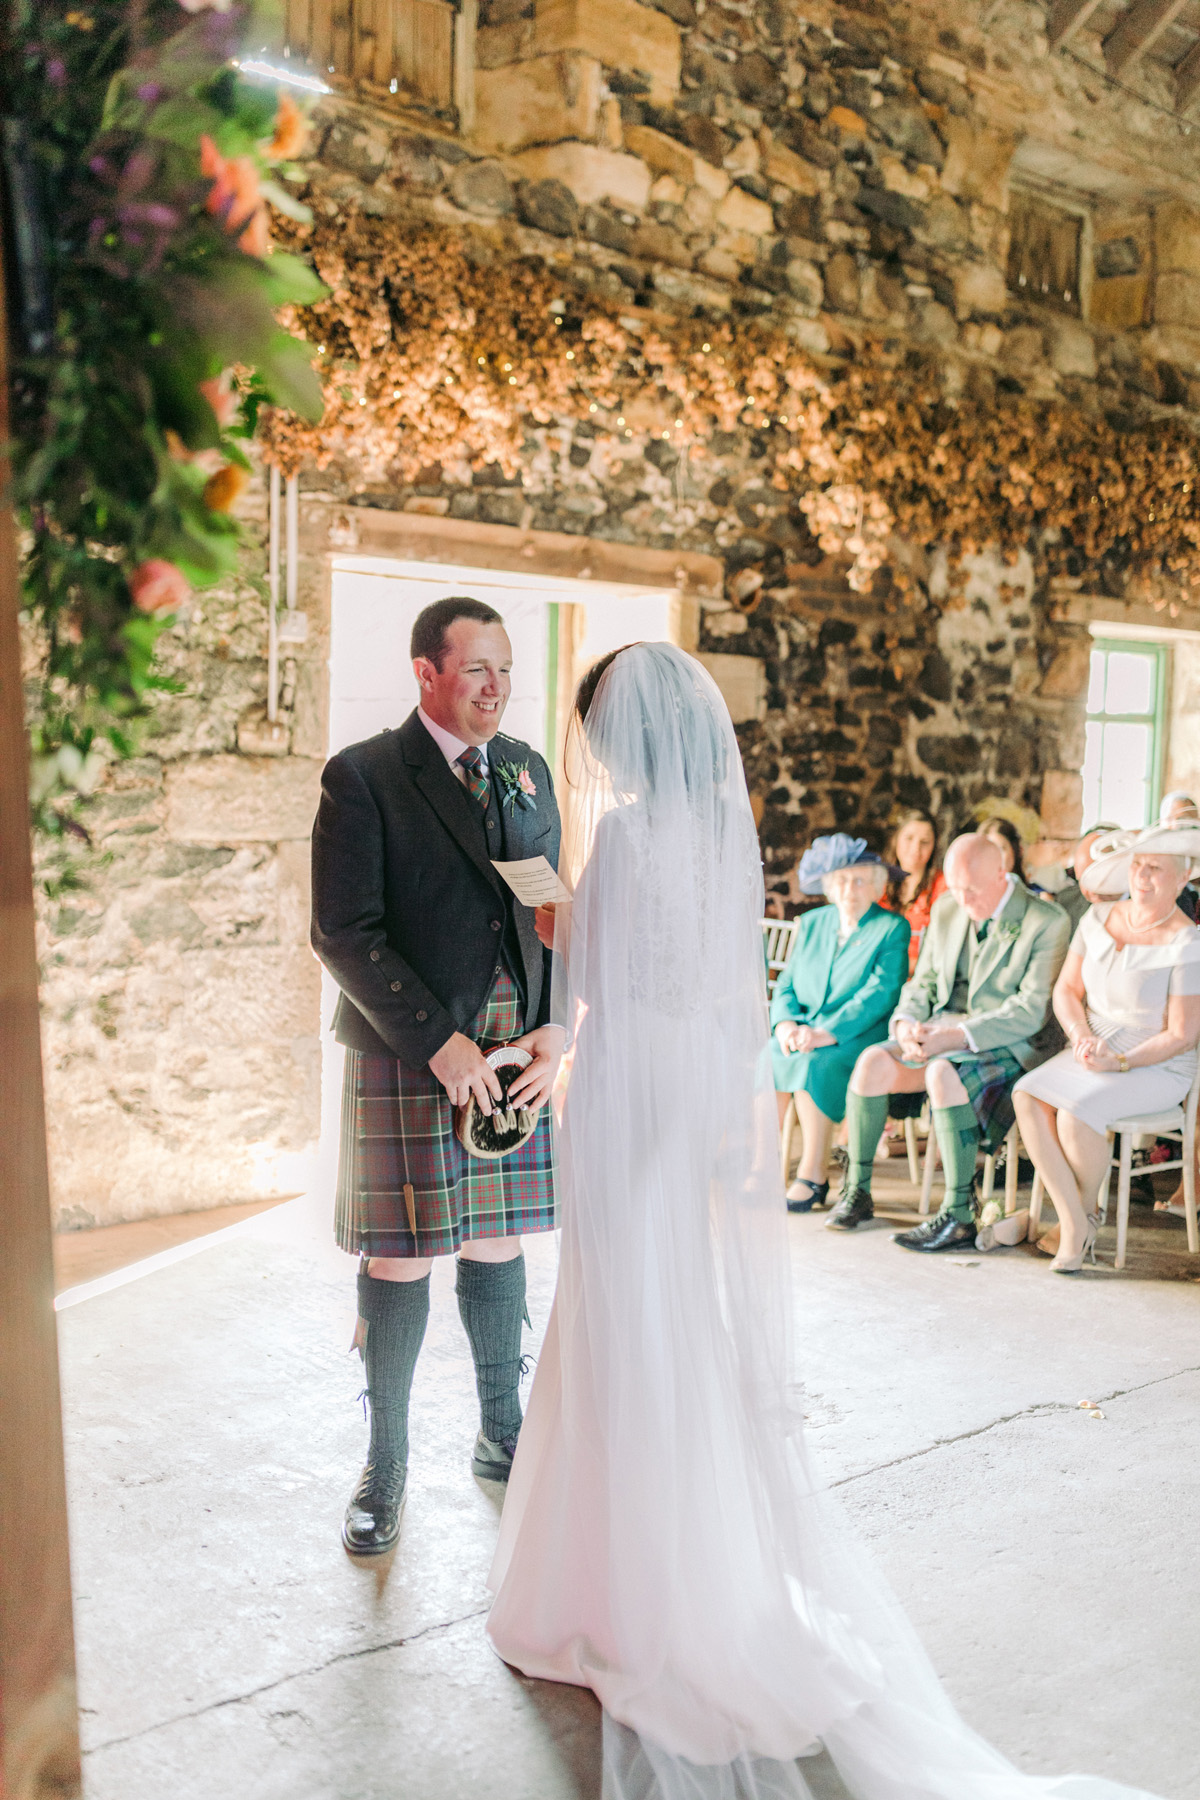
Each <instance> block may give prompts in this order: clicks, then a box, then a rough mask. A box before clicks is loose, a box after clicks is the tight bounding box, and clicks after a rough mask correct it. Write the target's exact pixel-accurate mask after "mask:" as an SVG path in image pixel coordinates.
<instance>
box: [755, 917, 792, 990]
mask: <svg viewBox="0 0 1200 1800" xmlns="http://www.w3.org/2000/svg"><path fill="white" fill-rule="evenodd" d="M799 923H800V921H799V920H798V919H764V920H763V921H762V934H763V954H764V956H765V957H766V959H767V997H768V999H769V998H770V996H771V995H772V994H773V993H774V992H775V983H776V982H777V981H778V980H779V977H780V975H781V973H782V971H783V967H784V964H785V963H786V962H787V959H788V957H789V956H790V955H791V953H792V944H793V942H794V940H795V936H796V927H797V925H798V924H799Z"/></svg>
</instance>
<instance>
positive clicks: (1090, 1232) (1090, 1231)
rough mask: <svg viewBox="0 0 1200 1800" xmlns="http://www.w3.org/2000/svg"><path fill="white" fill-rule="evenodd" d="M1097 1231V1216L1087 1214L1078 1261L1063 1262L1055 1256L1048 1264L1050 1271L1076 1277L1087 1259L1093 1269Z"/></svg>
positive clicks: (1098, 1227)
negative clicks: (1089, 1259)
mask: <svg viewBox="0 0 1200 1800" xmlns="http://www.w3.org/2000/svg"><path fill="white" fill-rule="evenodd" d="M1099 1229H1100V1219H1099V1215H1098V1214H1096V1213H1089V1214H1088V1216H1087V1230H1086V1232H1085V1233H1084V1237H1083V1246H1082V1248H1081V1250H1080V1252H1079V1261H1078V1262H1063V1261H1062V1258H1061V1256H1056V1257H1055V1259H1054V1261H1053V1262H1052V1263H1051V1264H1050V1267H1051V1269H1053V1271H1054V1273H1055V1274H1056V1275H1078V1274H1080V1273H1081V1271H1082V1269H1083V1265H1084V1262H1085V1261H1086V1260H1087V1259H1088V1258H1089V1257H1090V1258H1091V1262H1092V1267H1093V1268H1095V1266H1096V1233H1097V1231H1098V1230H1099Z"/></svg>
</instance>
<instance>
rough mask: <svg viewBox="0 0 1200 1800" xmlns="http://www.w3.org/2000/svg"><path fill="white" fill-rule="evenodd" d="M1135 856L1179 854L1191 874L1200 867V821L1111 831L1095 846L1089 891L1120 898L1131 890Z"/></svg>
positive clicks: (1086, 880)
mask: <svg viewBox="0 0 1200 1800" xmlns="http://www.w3.org/2000/svg"><path fill="white" fill-rule="evenodd" d="M1135 856H1179V857H1182V858H1183V859H1184V860H1185V861H1186V863H1187V865H1188V874H1189V876H1191V875H1194V874H1195V873H1196V870H1197V867H1198V866H1200V824H1198V823H1196V822H1195V821H1194V820H1188V819H1184V820H1181V821H1180V822H1179V823H1178V824H1175V825H1147V827H1146V829H1145V830H1144V831H1108V832H1105V834H1104V836H1103V837H1100V838H1097V839H1096V842H1095V843H1094V844H1093V846H1092V860H1091V862H1090V863H1089V864H1088V866H1087V868H1086V869H1085V870H1084V872H1083V886H1084V888H1085V889H1086V890H1087V892H1088V893H1089V894H1099V895H1100V896H1101V897H1102V898H1103V899H1106V900H1119V899H1120V898H1121V896H1122V895H1123V894H1127V893H1128V892H1129V868H1130V864H1131V863H1132V861H1133V859H1134V857H1135Z"/></svg>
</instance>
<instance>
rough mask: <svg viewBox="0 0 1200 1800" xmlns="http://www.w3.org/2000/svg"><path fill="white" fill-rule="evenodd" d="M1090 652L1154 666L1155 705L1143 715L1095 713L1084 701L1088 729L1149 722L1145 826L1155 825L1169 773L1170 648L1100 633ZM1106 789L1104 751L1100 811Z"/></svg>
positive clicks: (1106, 684) (1138, 639)
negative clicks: (1145, 660) (1142, 658)
mask: <svg viewBox="0 0 1200 1800" xmlns="http://www.w3.org/2000/svg"><path fill="white" fill-rule="evenodd" d="M1091 649H1092V651H1100V652H1101V654H1103V655H1104V656H1111V655H1113V654H1114V653H1117V654H1121V655H1126V656H1129V655H1136V656H1145V657H1148V658H1149V659H1150V661H1151V662H1152V663H1153V665H1154V691H1153V695H1152V704H1151V707H1150V710H1149V712H1144V713H1141V712H1139V713H1114V712H1099V713H1094V712H1091V711H1090V710H1089V709H1088V707H1087V702H1086V698H1085V701H1084V726H1085V730H1086V727H1087V726H1088V725H1091V724H1093V723H1096V724H1102V725H1145V724H1147V723H1149V725H1150V729H1151V733H1152V738H1151V750H1150V770H1149V790H1150V791H1149V794H1148V797H1147V806H1146V812H1147V817H1146V819H1145V820H1144V821H1143V825H1152V824H1153V823H1154V821H1155V820H1156V819H1157V817H1158V809H1159V807H1160V805H1161V804H1162V796H1163V778H1164V775H1165V771H1166V761H1167V729H1166V726H1167V695H1168V693H1169V691H1170V679H1171V650H1170V645H1168V644H1163V643H1156V642H1155V641H1154V640H1153V639H1152V638H1133V637H1128V638H1127V637H1102V636H1100V635H1099V634H1098V633H1097V634H1093V637H1092V642H1091ZM1088 684H1089V686H1090V685H1091V665H1090V661H1089V672H1088ZM1107 686H1108V681H1107V667H1106V674H1105V689H1106V690H1107ZM1105 698H1107V692H1106V695H1105ZM1103 788H1104V762H1103V751H1101V763H1100V792H1101V798H1100V799H1099V800H1098V805H1100V807H1101V808H1102V807H1103V797H1102V796H1103Z"/></svg>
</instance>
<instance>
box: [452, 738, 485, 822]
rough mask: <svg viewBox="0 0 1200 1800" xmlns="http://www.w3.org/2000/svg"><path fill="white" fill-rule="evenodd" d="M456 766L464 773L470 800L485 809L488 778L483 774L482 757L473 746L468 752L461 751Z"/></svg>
mask: <svg viewBox="0 0 1200 1800" xmlns="http://www.w3.org/2000/svg"><path fill="white" fill-rule="evenodd" d="M458 765H459V767H460V768H461V769H463V770H464V771H465V772H466V777H467V786H468V788H469V789H470V790H471V796H472V798H473V799H475V800H478V802H479V804H480V806H482V807H484V808H485V809H486V807H487V803H488V778H487V775H486V774H485V772H484V767H483V757H482V756H481V755H480V753H479V751H478V750H477V749H476V747H475V745H474V744H472V745H471V748H470V749H469V750H464V751H463V753H462V755H461V756H460V757H459V759H458Z"/></svg>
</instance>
